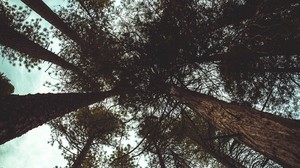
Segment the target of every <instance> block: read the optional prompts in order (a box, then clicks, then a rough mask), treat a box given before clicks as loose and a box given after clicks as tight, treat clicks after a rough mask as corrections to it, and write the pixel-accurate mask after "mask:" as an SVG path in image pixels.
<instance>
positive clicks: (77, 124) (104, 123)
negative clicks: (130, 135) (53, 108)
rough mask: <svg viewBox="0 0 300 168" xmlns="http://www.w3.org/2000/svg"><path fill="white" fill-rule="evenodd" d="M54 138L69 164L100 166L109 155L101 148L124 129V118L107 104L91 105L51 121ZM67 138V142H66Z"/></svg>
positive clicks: (77, 167)
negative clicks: (122, 122) (115, 114)
mask: <svg viewBox="0 0 300 168" xmlns="http://www.w3.org/2000/svg"><path fill="white" fill-rule="evenodd" d="M50 126H51V128H52V139H51V141H50V143H51V144H52V145H53V144H54V143H58V144H59V148H61V149H62V150H63V151H62V152H63V153H62V155H63V156H64V157H65V158H66V159H67V161H68V166H69V167H72V168H79V167H99V166H100V165H102V164H101V160H104V159H105V156H106V154H105V153H103V152H102V151H101V150H100V148H101V145H108V144H109V141H110V139H111V138H112V137H113V134H116V133H117V132H118V131H120V130H121V126H122V125H121V122H120V120H119V119H118V118H117V117H116V116H114V115H113V114H112V112H110V111H108V110H106V109H105V108H104V107H101V106H99V107H97V105H96V106H95V107H92V108H91V109H89V108H88V107H85V108H82V109H79V110H77V111H76V112H75V113H70V114H68V115H67V116H65V117H63V118H57V119H55V120H52V121H51V122H50ZM65 140H66V141H67V142H65Z"/></svg>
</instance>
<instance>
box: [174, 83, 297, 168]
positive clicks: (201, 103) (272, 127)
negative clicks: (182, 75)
mask: <svg viewBox="0 0 300 168" xmlns="http://www.w3.org/2000/svg"><path fill="white" fill-rule="evenodd" d="M170 93H171V95H173V96H174V97H176V98H177V99H178V100H179V101H181V102H184V103H185V104H186V105H187V106H189V107H190V108H191V109H193V110H194V111H195V112H198V113H199V114H200V115H201V116H203V117H204V118H205V119H206V120H208V121H209V122H210V123H212V124H213V125H214V126H216V127H217V128H219V129H220V130H222V131H224V132H226V133H228V134H237V136H236V137H235V139H237V140H238V141H240V142H242V143H244V144H246V145H248V146H249V147H251V148H252V149H255V150H257V151H259V152H261V153H262V154H264V155H265V156H267V157H268V158H270V159H272V160H274V161H276V162H278V163H279V164H281V165H283V166H288V167H297V166H299V158H300V157H299V154H298V153H299V151H298V148H297V146H299V142H300V141H299V140H300V139H299V138H300V137H299V135H300V134H299V132H300V130H299V128H300V127H299V126H300V122H299V121H297V120H291V119H286V118H282V117H279V116H276V115H272V114H268V113H263V112H260V111H257V110H255V109H252V108H245V107H241V106H238V105H234V104H230V103H227V102H224V101H220V100H218V99H216V98H214V97H211V96H208V95H204V94H200V93H196V92H191V91H187V90H184V89H181V88H178V87H172V88H171V91H170Z"/></svg>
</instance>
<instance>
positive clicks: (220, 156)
mask: <svg viewBox="0 0 300 168" xmlns="http://www.w3.org/2000/svg"><path fill="white" fill-rule="evenodd" d="M192 135H193V134H189V136H188V137H189V138H190V139H191V140H192V141H194V142H195V143H197V144H198V145H199V146H201V148H202V149H203V150H204V151H205V152H206V153H208V154H209V155H211V156H212V157H213V158H215V159H216V160H217V161H218V162H219V163H221V164H222V165H223V166H225V167H228V168H245V166H243V165H242V164H241V163H239V162H238V161H236V160H234V159H232V158H231V157H229V156H228V155H226V154H225V153H221V152H218V151H216V150H215V148H214V147H213V146H212V145H213V144H211V143H209V142H207V141H206V142H205V140H203V138H202V137H199V136H192Z"/></svg>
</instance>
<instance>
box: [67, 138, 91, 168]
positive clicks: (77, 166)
mask: <svg viewBox="0 0 300 168" xmlns="http://www.w3.org/2000/svg"><path fill="white" fill-rule="evenodd" d="M93 141H94V137H89V138H88V139H87V141H86V143H85V145H84V147H83V148H82V150H81V151H80V153H79V154H78V155H77V157H76V159H75V160H74V162H73V165H72V167H71V168H81V167H82V166H81V165H82V163H83V161H84V159H85V157H86V155H87V153H88V152H89V150H90V149H91V146H92V145H93Z"/></svg>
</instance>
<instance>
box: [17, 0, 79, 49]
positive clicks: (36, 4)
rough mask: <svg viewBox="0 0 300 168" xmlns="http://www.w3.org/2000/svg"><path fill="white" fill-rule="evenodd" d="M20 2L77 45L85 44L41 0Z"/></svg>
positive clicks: (23, 0)
mask: <svg viewBox="0 0 300 168" xmlns="http://www.w3.org/2000/svg"><path fill="white" fill-rule="evenodd" d="M22 2H24V3H25V4H26V5H27V6H29V7H30V8H31V9H32V10H34V11H35V12H36V13H38V14H39V15H40V16H42V17H43V18H44V19H45V20H47V21H48V22H49V23H51V24H52V25H53V26H55V27H56V28H57V29H59V30H60V31H61V32H62V33H63V34H65V35H67V36H68V37H69V38H70V39H72V40H73V41H75V42H76V43H77V44H78V45H80V46H82V45H84V44H85V43H84V41H83V40H82V39H81V38H80V37H79V35H78V34H77V33H76V32H75V31H74V30H73V29H71V28H70V27H69V26H68V25H67V24H66V23H65V22H64V21H63V20H61V19H60V18H59V17H58V16H57V15H56V14H55V13H54V12H53V11H52V10H51V9H50V8H49V7H48V6H47V5H46V4H45V3H44V2H43V1H42V0H22Z"/></svg>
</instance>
